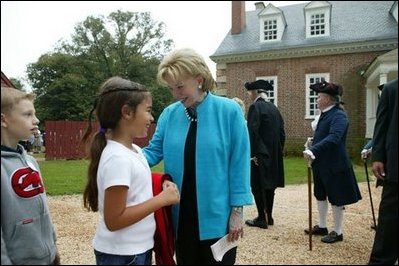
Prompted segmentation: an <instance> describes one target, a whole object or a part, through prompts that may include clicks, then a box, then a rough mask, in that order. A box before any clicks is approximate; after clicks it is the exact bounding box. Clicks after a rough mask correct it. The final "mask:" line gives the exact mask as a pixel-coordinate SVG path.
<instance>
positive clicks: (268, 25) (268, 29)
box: [263, 19, 277, 41]
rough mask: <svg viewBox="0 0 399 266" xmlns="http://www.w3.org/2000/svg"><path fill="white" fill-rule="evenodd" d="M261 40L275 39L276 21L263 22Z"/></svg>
mask: <svg viewBox="0 0 399 266" xmlns="http://www.w3.org/2000/svg"><path fill="white" fill-rule="evenodd" d="M263 25H264V26H263V36H264V37H263V39H264V40H265V41H268V40H276V39H277V19H271V20H264V21H263Z"/></svg>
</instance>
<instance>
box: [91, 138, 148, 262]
mask: <svg viewBox="0 0 399 266" xmlns="http://www.w3.org/2000/svg"><path fill="white" fill-rule="evenodd" d="M132 146H133V148H134V150H136V151H137V152H134V151H133V150H130V149H128V148H126V147H125V146H123V145H122V144H120V143H118V142H116V141H113V140H107V145H106V146H105V148H104V150H103V152H102V154H101V158H100V163H99V166H98V172H97V186H98V210H99V212H100V219H99V222H98V225H97V229H96V234H95V236H94V239H93V247H94V249H96V250H97V251H100V252H103V253H108V254H115V255H135V254H140V253H143V252H145V251H147V250H149V249H151V248H153V247H154V233H155V218H154V214H153V213H151V214H150V215H148V216H147V217H145V218H144V219H142V220H141V221H139V222H137V223H135V224H133V225H130V226H128V227H125V228H123V229H120V230H117V231H114V232H111V231H109V230H108V229H107V227H106V225H105V221H104V192H105V190H106V189H107V188H109V187H112V186H120V185H123V186H127V187H129V190H128V194H127V202H126V206H133V205H137V204H139V203H142V202H144V201H146V200H148V199H150V198H152V197H153V192H152V179H151V169H150V167H149V166H148V162H147V161H146V159H145V157H144V155H143V153H142V150H141V148H140V147H138V146H137V145H135V144H132Z"/></svg>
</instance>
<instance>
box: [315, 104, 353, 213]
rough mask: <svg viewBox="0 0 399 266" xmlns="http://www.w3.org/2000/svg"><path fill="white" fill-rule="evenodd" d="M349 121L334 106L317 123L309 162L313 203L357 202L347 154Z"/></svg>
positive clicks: (351, 168) (339, 109)
mask: <svg viewBox="0 0 399 266" xmlns="http://www.w3.org/2000/svg"><path fill="white" fill-rule="evenodd" d="M348 126H349V121H348V117H347V115H346V113H345V111H344V110H342V109H341V108H339V107H337V106H334V107H333V108H332V109H330V110H328V111H327V112H323V113H322V114H321V116H320V119H319V122H318V124H317V128H316V131H315V133H314V137H313V145H312V147H311V148H310V150H311V151H312V152H313V154H314V155H315V157H316V159H315V160H314V161H313V163H312V169H313V177H314V190H315V197H316V199H317V200H325V198H324V196H325V195H327V198H328V201H329V202H330V203H331V204H332V205H336V206H342V205H348V204H352V203H355V202H357V201H358V200H360V199H361V195H360V191H359V187H358V185H357V181H356V178H355V173H354V171H353V167H352V164H351V161H350V160H349V155H348V153H347V151H346V136H347V132H348Z"/></svg>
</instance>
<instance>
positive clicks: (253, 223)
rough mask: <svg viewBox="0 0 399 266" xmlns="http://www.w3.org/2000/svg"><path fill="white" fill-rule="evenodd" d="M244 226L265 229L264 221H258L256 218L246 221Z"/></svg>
mask: <svg viewBox="0 0 399 266" xmlns="http://www.w3.org/2000/svg"><path fill="white" fill-rule="evenodd" d="M245 224H246V225H248V226H254V227H259V228H263V229H267V223H266V221H265V220H263V221H262V220H259V217H256V218H255V219H253V220H246V221H245Z"/></svg>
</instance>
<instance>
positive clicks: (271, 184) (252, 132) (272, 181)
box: [247, 97, 285, 190]
mask: <svg viewBox="0 0 399 266" xmlns="http://www.w3.org/2000/svg"><path fill="white" fill-rule="evenodd" d="M247 119H248V122H247V125H248V132H249V139H250V143H251V158H252V157H254V156H256V157H257V159H258V162H259V166H255V165H254V164H253V163H252V164H251V165H252V166H251V186H252V189H254V188H255V190H256V189H258V188H259V187H258V186H259V182H256V181H260V186H261V188H263V189H275V188H276V187H284V164H283V149H284V144H285V131H284V120H283V117H282V116H281V114H280V112H279V110H278V109H277V107H276V106H275V105H274V104H273V103H271V102H268V101H266V100H265V99H263V98H260V97H259V98H258V99H257V100H256V101H255V102H254V103H253V104H252V105H251V106H250V107H249V110H248V117H247ZM256 168H260V169H256ZM257 170H258V171H257ZM254 179H258V180H254Z"/></svg>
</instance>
